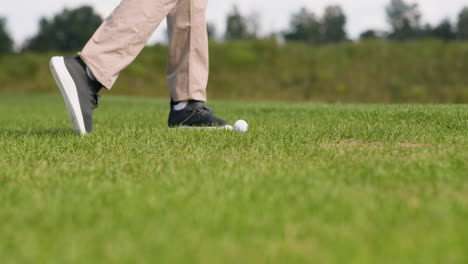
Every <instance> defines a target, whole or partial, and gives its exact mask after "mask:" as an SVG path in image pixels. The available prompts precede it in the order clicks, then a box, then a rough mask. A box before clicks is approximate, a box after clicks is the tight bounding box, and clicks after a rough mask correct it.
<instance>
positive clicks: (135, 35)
mask: <svg viewBox="0 0 468 264" xmlns="http://www.w3.org/2000/svg"><path fill="white" fill-rule="evenodd" d="M180 1H185V0H122V2H121V3H120V5H119V6H118V7H117V8H116V9H115V10H114V12H113V13H112V14H111V15H110V16H109V17H108V18H107V19H106V20H105V21H104V23H103V24H102V25H101V26H100V27H99V29H98V30H97V31H96V33H95V34H94V35H93V37H92V38H91V40H90V41H89V42H88V43H87V44H86V46H85V47H84V49H83V51H82V52H81V53H80V54H79V57H76V58H65V57H53V58H52V59H51V61H50V68H51V71H52V74H53V76H54V79H55V81H56V82H57V85H58V87H59V89H60V92H61V93H62V96H63V98H64V101H65V105H66V106H67V110H68V114H69V116H70V119H71V121H72V124H73V127H74V129H75V131H76V133H77V134H81V135H84V134H86V133H90V132H91V131H92V129H93V126H92V125H93V110H94V109H95V108H96V107H97V105H98V103H99V100H98V99H99V95H98V92H99V90H100V89H101V87H102V86H105V87H106V88H108V89H110V88H111V87H112V85H113V84H114V82H115V80H116V79H117V77H118V75H119V73H120V71H121V70H123V69H124V68H125V67H126V66H128V65H129V64H130V63H131V62H132V61H133V60H134V59H135V57H136V56H137V55H138V54H139V53H140V51H141V50H142V49H143V47H144V46H145V44H146V42H147V41H148V39H149V38H150V36H151V34H152V33H153V32H154V30H155V29H156V27H157V26H158V25H159V24H160V23H161V21H162V20H163V19H164V18H165V17H166V16H167V14H168V13H169V12H170V11H171V10H172V9H173V8H174V7H175V6H176V4H177V3H178V2H180Z"/></svg>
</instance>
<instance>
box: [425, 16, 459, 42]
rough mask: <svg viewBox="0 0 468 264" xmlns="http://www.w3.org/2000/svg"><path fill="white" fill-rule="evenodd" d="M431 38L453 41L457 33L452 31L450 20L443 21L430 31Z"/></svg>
mask: <svg viewBox="0 0 468 264" xmlns="http://www.w3.org/2000/svg"><path fill="white" fill-rule="evenodd" d="M431 37H434V38H438V39H443V40H453V39H455V38H456V37H457V33H456V32H455V30H454V29H453V26H452V23H450V20H448V19H444V20H443V21H442V22H440V23H439V25H437V26H436V27H435V28H433V29H431Z"/></svg>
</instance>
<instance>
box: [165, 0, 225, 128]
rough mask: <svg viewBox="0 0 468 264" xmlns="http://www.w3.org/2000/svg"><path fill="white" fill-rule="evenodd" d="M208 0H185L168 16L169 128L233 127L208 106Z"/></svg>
mask: <svg viewBox="0 0 468 264" xmlns="http://www.w3.org/2000/svg"><path fill="white" fill-rule="evenodd" d="M207 2H208V0H181V1H180V2H179V4H178V5H177V6H176V7H175V9H173V10H172V11H171V13H169V15H168V17H167V22H168V23H167V24H168V32H169V41H170V44H169V57H168V64H167V83H168V86H169V92H170V95H171V112H170V114H169V120H168V125H169V127H187V128H193V127H206V128H221V129H230V128H231V126H230V125H229V122H227V121H225V120H222V119H221V118H218V117H217V116H215V115H214V114H213V113H212V111H211V110H210V109H209V108H208V107H206V106H205V104H204V102H206V85H207V83H208V71H209V69H208V68H209V67H208V66H209V65H208V34H207V29H206V20H205V11H206V6H207Z"/></svg>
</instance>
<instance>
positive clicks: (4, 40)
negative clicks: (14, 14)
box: [0, 17, 13, 54]
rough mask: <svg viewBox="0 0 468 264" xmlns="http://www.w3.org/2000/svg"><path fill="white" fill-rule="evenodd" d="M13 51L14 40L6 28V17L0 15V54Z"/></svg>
mask: <svg viewBox="0 0 468 264" xmlns="http://www.w3.org/2000/svg"><path fill="white" fill-rule="evenodd" d="M12 51H13V40H12V39H11V37H10V34H8V31H7V29H6V19H5V18H2V17H0V54H5V53H10V52H12Z"/></svg>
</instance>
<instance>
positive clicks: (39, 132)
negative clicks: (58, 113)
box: [0, 128, 75, 138]
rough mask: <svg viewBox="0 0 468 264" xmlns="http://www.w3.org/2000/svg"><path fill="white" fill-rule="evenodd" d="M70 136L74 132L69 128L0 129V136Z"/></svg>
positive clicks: (73, 134)
mask: <svg viewBox="0 0 468 264" xmlns="http://www.w3.org/2000/svg"><path fill="white" fill-rule="evenodd" d="M26 136H36V137H44V136H46V137H56V138H61V137H70V136H75V133H74V132H73V130H71V129H64V128H54V129H29V130H21V129H0V137H26Z"/></svg>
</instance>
